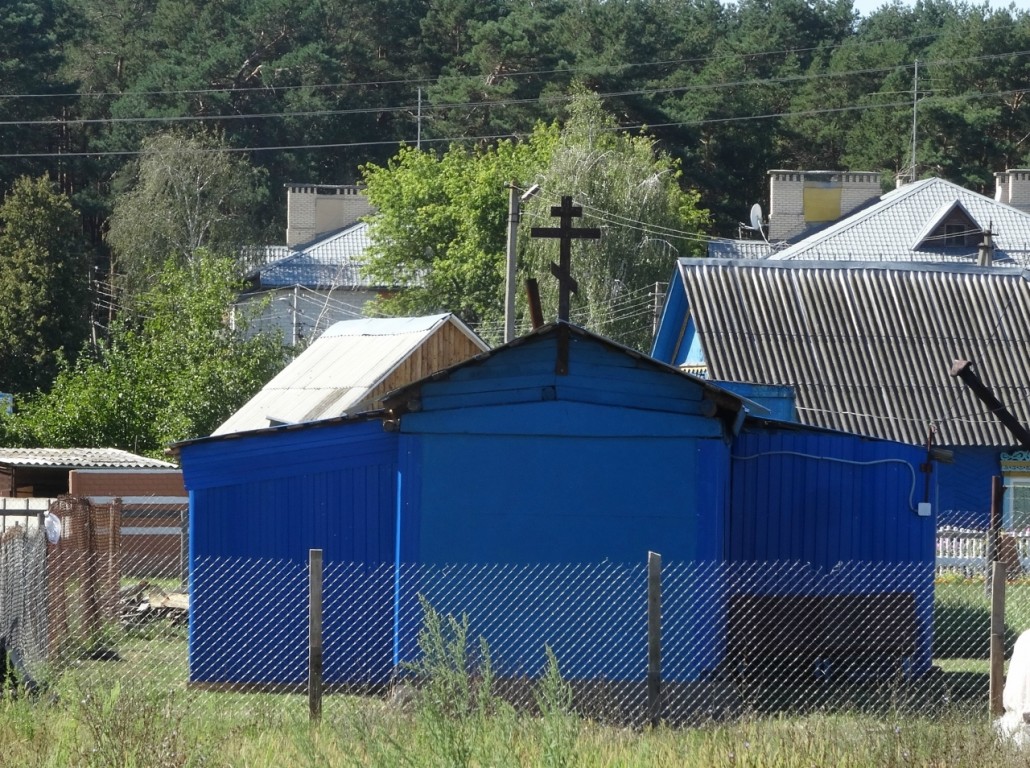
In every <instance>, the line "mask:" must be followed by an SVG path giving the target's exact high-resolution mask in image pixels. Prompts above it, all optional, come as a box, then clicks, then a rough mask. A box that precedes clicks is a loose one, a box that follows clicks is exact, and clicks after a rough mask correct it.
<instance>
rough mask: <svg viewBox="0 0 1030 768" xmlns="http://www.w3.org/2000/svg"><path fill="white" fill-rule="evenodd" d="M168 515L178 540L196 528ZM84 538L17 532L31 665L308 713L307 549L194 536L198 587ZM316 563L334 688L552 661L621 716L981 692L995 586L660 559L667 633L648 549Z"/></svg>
mask: <svg viewBox="0 0 1030 768" xmlns="http://www.w3.org/2000/svg"><path fill="white" fill-rule="evenodd" d="M105 514H106V513H105ZM165 527H169V528H171V527H172V526H165ZM173 534H174V536H173ZM155 535H160V534H155ZM166 535H169V536H173V537H174V538H175V541H174V542H173V543H172V545H171V546H167V547H166V549H167V550H168V551H169V552H173V551H176V550H177V549H178V548H179V547H180V546H181V543H182V542H181V541H180V540H179V536H180V535H181V534H179V533H178V532H173V533H169V534H166ZM123 540H124V539H123ZM84 541H87V539H86V538H83V537H82V536H80V537H79V538H78V539H75V538H73V537H69V538H68V539H67V540H65V541H62V542H61V543H60V544H54V543H47V539H46V536H45V532H44V530H43V529H42V528H39V527H37V528H35V529H30V528H24V529H22V530H19V531H17V533H16V534H7V535H6V536H5V538H4V540H3V542H0V632H2V633H3V638H4V642H5V644H6V649H7V653H8V656H11V651H12V650H16V651H17V654H18V663H19V664H20V665H22V666H23V668H24V669H27V670H29V671H30V672H31V675H32V677H33V678H34V679H37V680H39V681H42V682H43V683H45V684H46V685H52V686H55V687H62V686H65V685H67V684H68V681H74V684H75V685H76V686H78V687H80V688H81V687H83V686H84V687H86V688H87V689H88V688H90V687H91V686H98V687H104V686H110V685H111V684H113V683H114V682H121V683H123V684H128V683H132V684H133V685H134V686H143V687H144V688H146V689H154V690H184V691H188V692H190V695H191V696H197V697H202V698H203V700H204V701H207V702H208V705H210V706H213V707H215V708H217V709H218V710H219V711H223V712H226V713H231V712H234V711H239V712H240V715H241V717H242V716H244V714H245V713H247V712H252V711H253V710H254V709H255V707H259V708H261V709H263V710H267V709H269V708H271V709H280V710H282V711H283V712H287V713H290V716H294V715H296V716H303V715H304V714H305V713H306V704H305V697H304V696H303V694H304V693H305V692H306V690H307V683H308V662H309V646H310V643H311V640H312V637H311V635H310V632H309V589H310V586H311V584H310V582H309V570H308V563H306V562H297V561H292V560H257V559H246V558H234V557H225V558H198V559H196V560H195V561H194V562H193V563H192V564H191V568H190V570H189V573H188V584H189V590H188V591H185V590H182V581H183V579H182V575H181V574H179V573H174V574H171V575H169V574H168V573H167V572H166V568H167V565H168V562H167V559H162V558H151V559H150V565H149V566H148V565H147V564H146V559H145V554H146V553H143V554H142V559H141V555H140V552H139V550H138V549H137V550H136V551H134V552H133V553H132V557H133V558H134V560H133V565H132V567H131V568H130V571H131V573H130V574H126V573H125V572H124V571H121V570H119V569H118V566H119V562H120V560H119V558H117V557H113V558H112V556H111V552H109V551H107V550H105V551H104V552H105V555H104V557H98V556H97V552H95V551H90V550H89V549H88V547H87V545H86V544H83V543H82V542H84ZM73 544H74V545H73ZM105 546H106V545H105ZM112 568H114V569H115V570H114V571H112ZM148 569H150V570H151V571H152V572H148ZM1014 570H1015V573H1011V574H1010V579H1009V581H1008V583H1007V602H1006V608H1005V627H1006V638H1005V639H1006V647H1007V649H1008V650H1009V651H1011V648H1012V646H1013V644H1014V641H1015V639H1016V637H1017V636H1018V635H1019V633H1021V632H1022V631H1024V630H1026V629H1028V628H1030V583H1027V582H1026V581H1025V579H1024V578H1023V576H1022V573H1021V570H1018V566H1017V568H1014ZM321 583H322V674H323V681H324V686H325V690H326V692H327V699H326V707H328V708H330V709H331V708H332V707H334V706H336V704H335V702H336V701H344V700H346V697H345V696H343V694H359V695H361V696H364V697H370V698H371V699H373V700H374V699H379V698H381V697H384V696H385V697H391V696H394V695H396V691H398V690H405V689H406V690H410V691H413V692H417V691H418V690H420V689H421V688H423V687H425V686H426V685H428V684H429V682H430V678H432V676H434V675H440V674H456V675H459V676H464V677H465V678H466V679H468V680H471V681H476V682H477V684H485V683H487V682H488V683H489V684H490V686H491V690H492V691H493V692H494V693H495V694H497V695H498V696H500V697H502V698H504V699H506V700H508V701H510V702H511V703H513V704H514V705H516V706H517V707H519V708H524V709H526V710H527V711H532V710H533V709H534V708H535V707H536V706H537V701H538V700H537V694H536V691H537V687H538V684H539V681H540V680H541V679H542V678H544V677H545V676H546V675H547V673H548V671H549V669H550V668H551V665H554V664H556V665H557V670H558V672H559V673H560V675H561V677H562V679H563V680H564V681H565V682H566V683H567V684H568V686H569V690H570V694H571V697H572V706H573V707H574V708H575V709H576V710H577V711H578V712H580V713H581V714H584V715H587V716H589V717H592V718H597V719H600V720H605V721H616V722H625V723H636V724H641V723H644V722H647V721H648V720H652V719H660V720H663V721H665V722H668V723H673V724H690V723H697V722H703V721H709V720H712V719H716V720H722V719H725V718H739V717H742V716H745V715H747V716H754V715H759V716H761V715H766V714H768V715H773V714H777V713H783V712H804V711H811V710H850V709H861V710H872V711H876V710H877V709H881V708H884V707H893V708H897V707H898V706H910V707H913V708H915V709H918V710H920V711H931V712H933V711H938V710H940V711H945V710H947V708H948V707H952V706H955V705H963V706H972V707H974V708H980V709H984V708H985V707H986V701H987V671H988V668H987V667H988V665H987V658H988V652H989V636H990V595H989V589H988V587H989V585H988V583H987V581H986V579H985V578H984V576H983V572H982V567H979V566H977V564H975V563H973V564H969V563H965V564H962V563H959V564H953V563H950V562H949V563H948V564H945V565H940V564H938V567H936V568H935V567H934V565H933V564H928V563H871V562H840V563H833V564H814V563H802V562H761V563H757V562H746V563H745V562H742V563H727V562H665V563H664V564H663V566H662V568H661V571H660V601H658V602H656V603H655V604H656V605H659V606H660V625H659V626H660V634H659V635H657V636H655V635H650V636H649V631H648V604H649V600H648V590H649V581H648V566H647V563H646V562H644V561H641V562H638V563H613V562H602V563H567V564H511V563H507V564H506V563H485V564H457V565H442V566H435V565H424V564H423V565H416V564H402V565H400V566H394V565H393V564H379V565H376V564H368V563H351V562H326V563H325V564H324V568H323V572H322V579H321ZM653 586H654V585H653V584H652V587H653ZM656 639H657V640H659V641H660V667H659V671H660V698H659V699H658V700H657V704H656V700H655V698H654V692H655V689H654V687H653V686H652V688H651V689H650V696H651V698H649V687H648V676H649V671H654V667H649V652H650V651H652V650H653V646H651V645H649V643H653V642H655V640H656ZM651 658H652V659H653V658H654V656H653V655H652V656H651ZM652 680H654V679H652ZM291 694H293V695H291ZM656 706H657V708H656Z"/></svg>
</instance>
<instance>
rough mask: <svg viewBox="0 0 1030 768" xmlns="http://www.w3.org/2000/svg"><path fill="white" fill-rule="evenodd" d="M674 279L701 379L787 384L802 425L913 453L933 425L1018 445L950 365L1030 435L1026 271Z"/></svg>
mask: <svg viewBox="0 0 1030 768" xmlns="http://www.w3.org/2000/svg"><path fill="white" fill-rule="evenodd" d="M678 278H679V286H680V290H682V291H683V292H684V293H685V295H686V304H687V305H688V306H689V313H690V319H691V320H692V321H693V324H694V327H695V328H696V330H697V333H698V334H699V338H700V342H701V347H702V350H703V353H704V358H705V362H706V364H707V375H708V376H709V378H712V379H716V380H720V379H722V380H737V381H752V382H756V383H761V384H788V385H791V386H793V387H794V388H795V390H796V392H797V412H798V418H799V419H800V420H801V421H802V422H803V423H805V424H811V425H814V426H820V427H828V428H831V429H838V430H844V431H848V432H856V433H859V434H865V435H870V436H873V437H881V438H887V439H891V440H897V441H900V442H905V443H910V444H922V443H924V442H925V441H926V438H927V433H928V429H929V427H930V425H931V424H933V425H934V426H935V428H936V430H937V437H936V439H935V442H936V443H937V444H944V445H954V446H960V445H980V446H1012V445H1015V443H1016V441H1015V439H1014V438H1013V437H1012V435H1011V434H1010V433H1009V432H1008V431H1007V430H1006V429H1005V428H1004V427H1003V426H1002V425H1001V424H1000V423H999V422H998V420H997V419H996V418H995V417H994V416H993V415H992V414H991V413H989V412H988V411H987V409H986V408H985V406H984V405H983V404H982V403H981V402H980V401H979V400H978V399H977V398H976V397H975V395H974V394H973V393H972V392H971V391H970V390H969V388H968V387H966V386H965V385H964V384H963V383H962V382H961V381H960V380H959V379H957V378H954V377H952V376H951V375H950V369H951V367H952V364H953V363H954V361H955V360H958V359H965V360H970V361H972V362H973V365H974V371H975V372H976V373H977V375H978V376H979V377H980V378H981V380H982V381H983V382H984V383H985V384H986V385H987V386H988V387H989V388H990V389H991V390H992V391H993V392H994V394H995V395H996V396H997V398H998V399H999V400H1000V401H1001V402H1002V403H1003V404H1005V405H1006V406H1007V407H1008V408H1009V409H1010V410H1011V412H1012V413H1013V414H1014V415H1015V417H1016V418H1017V419H1019V420H1020V422H1022V423H1023V424H1028V423H1030V273H1027V272H1022V273H1020V272H1016V271H1014V270H993V269H988V268H979V267H972V266H965V265H961V266H960V265H950V266H946V267H945V266H931V265H924V264H893V265H885V264H869V263H862V264H848V265H842V264H834V263H823V262H787V263H784V262H776V261H770V260H764V261H754V260H717V259H681V260H680V261H679V263H678ZM666 321H667V322H669V323H671V325H670V328H672V327H676V328H678V327H680V325H681V324H682V318H672V317H668V318H665V319H664V320H663V322H666Z"/></svg>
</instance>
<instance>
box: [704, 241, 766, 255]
mask: <svg viewBox="0 0 1030 768" xmlns="http://www.w3.org/2000/svg"><path fill="white" fill-rule="evenodd" d="M772 252H773V247H772V246H771V245H769V243H766V242H764V241H762V240H709V241H708V255H709V256H710V257H712V258H713V259H767V258H769V256H771V255H772Z"/></svg>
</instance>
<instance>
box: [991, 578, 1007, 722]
mask: <svg viewBox="0 0 1030 768" xmlns="http://www.w3.org/2000/svg"><path fill="white" fill-rule="evenodd" d="M990 669H991V672H990V685H989V694H990V705H991V717H1000V716H1001V715H1002V714H1004V712H1005V707H1004V705H1003V704H1002V691H1003V690H1004V688H1005V563H1002V562H995V563H992V564H991V667H990Z"/></svg>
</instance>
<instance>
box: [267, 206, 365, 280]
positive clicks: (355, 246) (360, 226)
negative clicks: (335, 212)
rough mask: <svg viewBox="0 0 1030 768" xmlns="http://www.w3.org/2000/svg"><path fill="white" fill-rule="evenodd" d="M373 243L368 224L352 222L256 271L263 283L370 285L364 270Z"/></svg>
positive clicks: (298, 247)
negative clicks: (366, 256) (367, 250)
mask: <svg viewBox="0 0 1030 768" xmlns="http://www.w3.org/2000/svg"><path fill="white" fill-rule="evenodd" d="M369 243H370V240H369V237H368V225H367V224H365V223H364V222H359V223H357V224H351V225H350V226H347V227H344V228H343V229H341V230H338V231H336V232H333V233H332V234H329V235H324V236H322V237H320V238H319V239H317V240H315V241H312V242H310V243H306V244H303V245H300V246H297V247H296V248H295V249H294V251H293V252H292V253H291V254H290V255H289V256H287V257H286V258H284V259H281V260H279V261H276V262H274V263H272V264H268V265H266V266H264V267H262V268H261V269H260V270H258V271H257V275H258V279H259V281H260V286H261V287H263V288H273V287H276V286H284V285H304V286H308V287H309V288H329V287H336V288H371V287H374V286H373V285H372V283H371V282H369V280H368V279H366V278H365V277H364V276H363V275H362V274H361V269H362V267H363V266H364V263H365V251H366V249H367V248H368V246H369Z"/></svg>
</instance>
